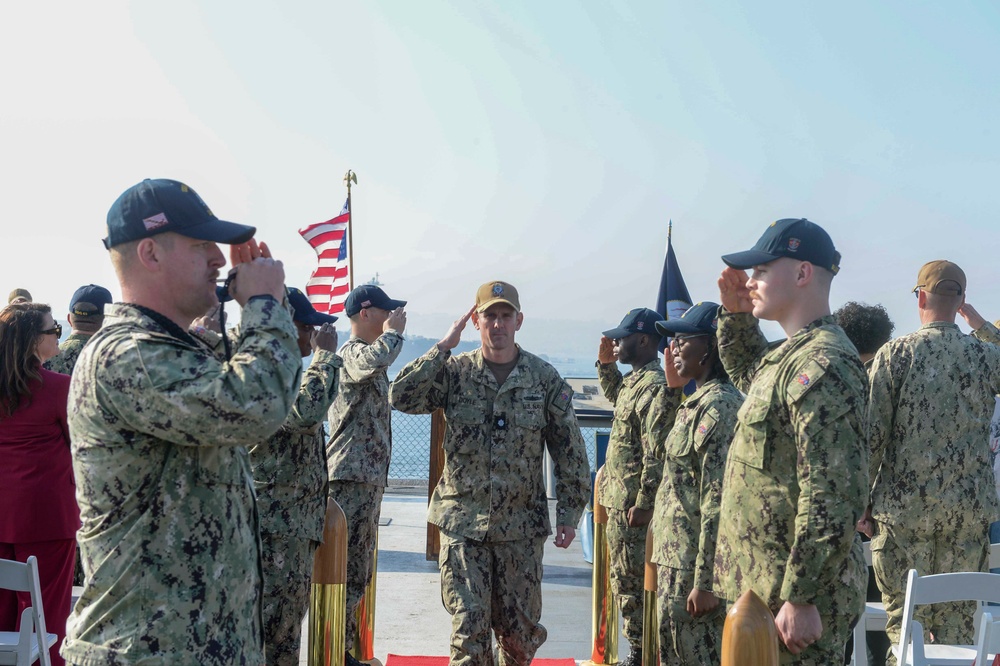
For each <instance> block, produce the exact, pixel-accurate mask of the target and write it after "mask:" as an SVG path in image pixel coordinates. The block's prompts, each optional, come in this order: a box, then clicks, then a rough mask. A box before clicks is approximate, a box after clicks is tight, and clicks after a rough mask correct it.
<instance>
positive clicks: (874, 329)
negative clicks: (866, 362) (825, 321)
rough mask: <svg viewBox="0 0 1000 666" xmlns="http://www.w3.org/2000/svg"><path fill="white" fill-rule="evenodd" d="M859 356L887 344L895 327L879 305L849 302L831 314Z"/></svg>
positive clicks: (870, 352)
mask: <svg viewBox="0 0 1000 666" xmlns="http://www.w3.org/2000/svg"><path fill="white" fill-rule="evenodd" d="M833 315H834V316H835V317H836V318H837V323H838V324H840V327H841V328H842V329H844V333H846V334H847V337H848V339H849V340H850V341H851V342H852V343H854V346H855V347H857V349H858V353H859V354H874V353H875V352H877V351H878V350H879V347H881V346H882V345H884V344H885V343H887V342H889V338H891V337H892V331H893V329H895V328H896V327H895V325H894V324H893V323H892V320H891V319H889V313H888V312H886V309H885V308H884V307H882V306H881V305H868V304H867V303H857V302H855V301H850V302H847V303H844V305H843V306H841V307H840V309H839V310H837V311H836V312H834V313H833Z"/></svg>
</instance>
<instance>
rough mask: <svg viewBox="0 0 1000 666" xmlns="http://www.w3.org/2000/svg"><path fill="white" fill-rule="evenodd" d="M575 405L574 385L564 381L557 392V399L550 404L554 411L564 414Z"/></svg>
mask: <svg viewBox="0 0 1000 666" xmlns="http://www.w3.org/2000/svg"><path fill="white" fill-rule="evenodd" d="M572 405H573V387H572V386H570V385H569V383H568V382H565V381H564V382H563V383H562V386H560V387H559V392H558V393H556V397H555V399H554V400H553V401H552V403H551V404H550V405H549V409H551V410H552V411H553V412H556V413H559V414H562V413H564V412H566V410H568V409H569V408H570V407H571V406H572Z"/></svg>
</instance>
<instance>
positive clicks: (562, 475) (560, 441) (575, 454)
mask: <svg viewBox="0 0 1000 666" xmlns="http://www.w3.org/2000/svg"><path fill="white" fill-rule="evenodd" d="M435 349H436V348H435ZM418 360H419V359H418ZM546 420H547V424H546V426H545V430H544V433H543V434H544V437H545V445H546V448H547V449H548V450H549V455H550V456H551V457H552V462H553V463H554V464H555V477H556V498H557V502H556V525H566V526H569V527H574V528H575V527H576V526H577V525H578V524H579V523H580V518H581V516H583V510H584V508H586V506H587V500H588V499H589V496H590V465H589V464H588V463H587V449H586V446H584V443H583V435H581V434H580V425H579V423H577V420H576V412H575V411H574V410H573V389H572V387H570V385H569V384H568V383H567V382H565V381H563V382H562V383H561V385H560V384H556V387H555V389H554V390H553V389H550V394H549V396H548V416H547V419H546Z"/></svg>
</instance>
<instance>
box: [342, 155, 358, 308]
mask: <svg viewBox="0 0 1000 666" xmlns="http://www.w3.org/2000/svg"><path fill="white" fill-rule="evenodd" d="M344 182H345V183H347V286H348V288H349V289H354V231H352V229H351V223H352V222H353V221H354V209H353V208H352V207H351V183H352V182H353V183H354V184H355V185H357V184H358V176H357V174H355V173H354V172H353V171H351V170H350V169H348V170H347V173H346V174H344Z"/></svg>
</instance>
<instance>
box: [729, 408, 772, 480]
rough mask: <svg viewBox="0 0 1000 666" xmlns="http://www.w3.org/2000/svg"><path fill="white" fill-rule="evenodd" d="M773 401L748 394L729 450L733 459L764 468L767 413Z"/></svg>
mask: <svg viewBox="0 0 1000 666" xmlns="http://www.w3.org/2000/svg"><path fill="white" fill-rule="evenodd" d="M770 409H771V403H770V402H768V401H765V400H761V399H760V398H754V397H752V396H747V399H746V402H744V403H743V406H742V407H740V411H739V413H738V414H737V417H736V420H737V423H738V425H737V428H736V436H735V437H733V442H732V445H731V448H730V450H729V455H730V457H732V459H733V460H736V461H737V462H741V463H743V464H744V465H747V466H749V467H753V468H754V469H763V468H764V462H765V460H766V457H767V430H768V428H767V414H768V411H769V410H770Z"/></svg>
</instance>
